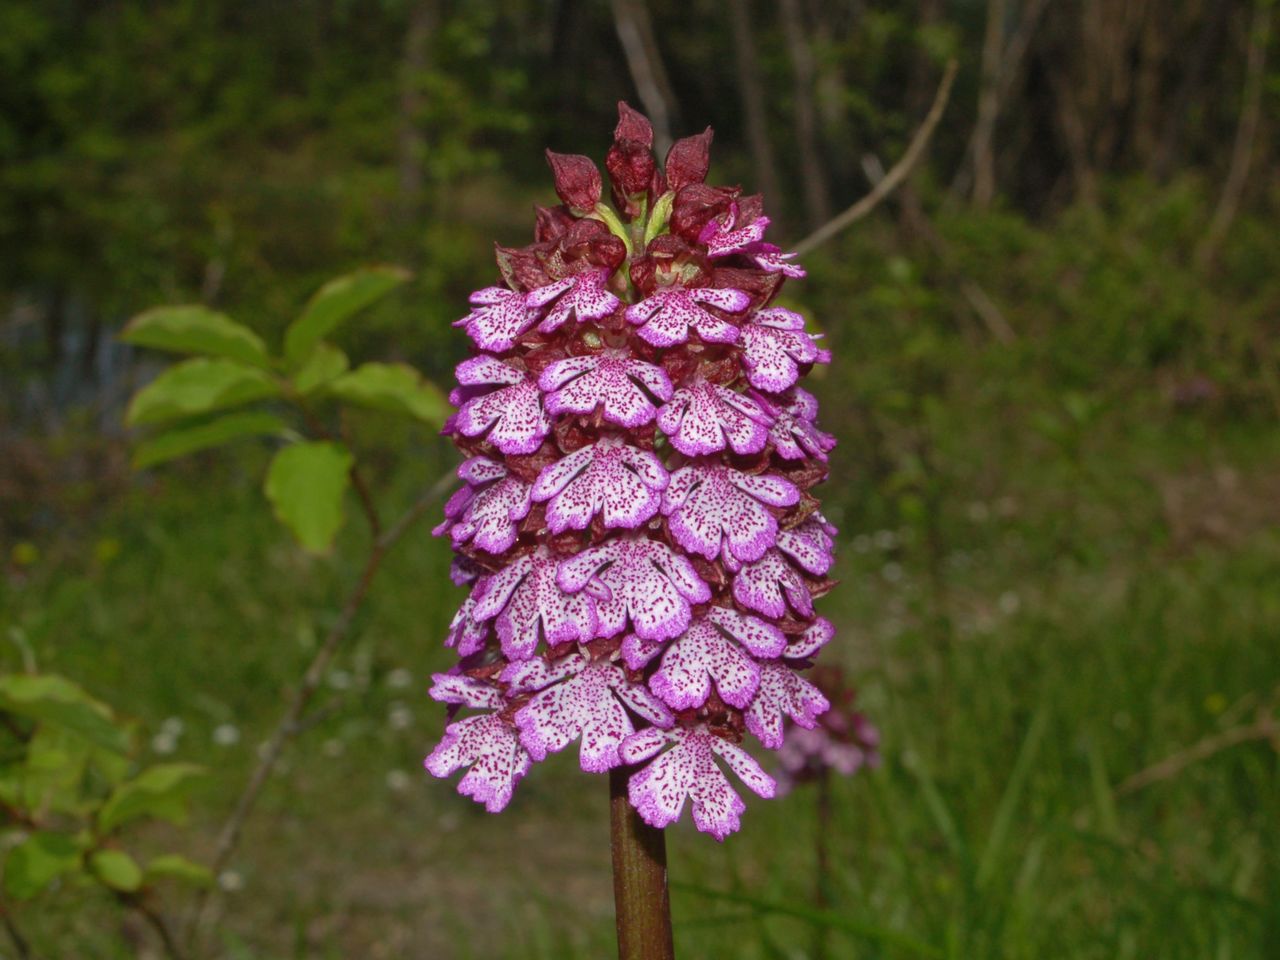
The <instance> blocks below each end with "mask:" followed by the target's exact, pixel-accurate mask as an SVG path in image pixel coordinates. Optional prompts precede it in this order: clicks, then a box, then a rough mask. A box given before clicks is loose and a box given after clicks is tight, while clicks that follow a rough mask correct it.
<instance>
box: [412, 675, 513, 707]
mask: <svg viewBox="0 0 1280 960" xmlns="http://www.w3.org/2000/svg"><path fill="white" fill-rule="evenodd" d="M431 680H432V685H431V689H430V690H429V691H428V693H429V694H430V695H431V699H432V700H436V701H438V702H439V703H457V704H461V705H462V706H464V707H476V708H480V709H489V710H499V709H501V708H502V706H503V702H502V691H500V690H499V689H498V688H497V687H495V686H494V685H493V684H492V683H486V682H485V681H484V680H477V679H476V678H475V677H466V676H463V675H462V674H460V673H433V674H432V675H431Z"/></svg>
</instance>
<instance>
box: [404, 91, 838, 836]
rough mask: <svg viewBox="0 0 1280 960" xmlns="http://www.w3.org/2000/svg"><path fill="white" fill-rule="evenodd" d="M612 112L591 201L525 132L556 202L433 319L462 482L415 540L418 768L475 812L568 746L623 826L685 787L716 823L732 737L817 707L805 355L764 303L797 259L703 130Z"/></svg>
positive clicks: (819, 457)
mask: <svg viewBox="0 0 1280 960" xmlns="http://www.w3.org/2000/svg"><path fill="white" fill-rule="evenodd" d="M619 113H620V116H621V121H620V123H619V125H618V130H617V132H615V136H614V142H613V144H612V146H611V148H610V150H609V152H608V156H607V158H606V161H605V170H606V171H607V174H608V178H609V183H610V187H611V191H610V198H611V199H612V201H613V203H612V206H610V205H609V204H608V203H607V200H606V199H605V193H604V187H605V185H604V180H603V178H602V176H601V173H600V170H599V168H598V167H597V166H596V164H595V163H594V162H593V161H591V160H590V159H589V158H587V157H580V156H571V155H567V154H558V153H551V152H548V159H549V162H550V163H551V167H552V171H553V174H554V179H555V190H556V194H557V195H558V196H559V197H560V199H561V201H562V202H561V204H560V205H559V206H557V207H551V208H539V210H538V218H537V226H536V229H535V232H534V242H533V243H531V244H529V245H528V246H525V247H522V248H516V249H511V248H505V247H499V248H498V257H497V260H498V274H499V277H500V282H498V283H495V284H494V285H492V286H488V287H485V288H484V289H482V290H478V291H477V292H476V293H474V294H472V295H471V297H470V305H471V306H470V310H469V311H468V312H467V313H466V315H465V316H463V317H462V318H461V319H459V320H458V321H457V323H456V324H455V326H458V327H460V328H462V329H464V330H465V331H466V333H467V335H468V336H469V337H470V340H471V343H472V351H471V356H470V358H468V359H467V360H465V361H463V363H461V364H460V365H459V366H458V369H457V378H458V385H457V387H456V389H455V390H454V391H453V393H452V394H451V401H452V402H453V403H454V405H455V406H456V407H457V413H456V414H455V415H454V416H453V417H452V418H451V419H450V421H449V423H448V425H447V426H446V433H448V434H449V435H451V436H452V438H453V440H454V442H455V443H456V445H457V446H458V448H459V449H460V450H461V451H462V452H463V454H464V455H465V461H464V462H463V464H462V466H461V467H460V468H459V470H458V475H459V477H460V478H461V479H462V481H463V486H462V488H461V489H460V490H459V491H458V492H457V493H456V494H454V496H453V498H452V499H450V501H449V503H448V505H447V506H446V507H445V516H444V521H443V522H442V523H441V524H440V525H439V526H438V527H437V528H436V533H437V534H438V535H442V536H444V535H447V536H448V537H449V539H450V542H451V544H452V546H453V549H454V551H455V552H456V554H457V559H456V561H455V564H454V571H455V573H454V582H455V583H457V584H459V585H460V586H462V587H464V588H466V589H467V591H468V594H467V596H466V597H465V599H464V600H462V602H461V604H460V609H459V611H458V614H457V616H456V617H455V618H454V620H453V623H452V624H451V626H450V628H449V631H448V636H447V637H446V638H445V644H446V646H448V647H449V648H450V649H452V650H453V651H454V652H455V653H456V654H457V656H458V658H459V659H458V662H457V665H456V666H455V667H454V668H453V669H452V670H450V671H449V672H447V673H442V674H438V675H436V677H435V683H434V685H433V686H432V688H431V696H432V697H433V698H435V699H436V700H438V701H440V702H441V703H444V704H447V705H448V706H449V710H450V721H451V722H450V723H449V725H448V727H447V729H446V731H445V734H444V737H443V740H442V741H441V742H440V744H439V746H437V747H436V748H435V750H434V751H432V753H431V755H430V756H429V757H427V759H426V767H427V769H428V770H429V771H430V772H431V773H432V774H434V775H435V776H438V777H447V776H451V775H453V774H454V773H456V772H459V771H461V773H462V777H461V781H460V783H459V786H458V789H459V792H460V793H463V794H465V795H466V796H469V797H471V798H472V799H474V800H476V801H477V802H479V803H482V804H484V806H485V808H486V809H488V810H489V811H491V812H495V813H496V812H498V811H500V810H502V809H503V808H504V807H506V806H507V804H508V803H509V802H510V801H511V798H512V795H513V794H514V792H515V789H516V786H517V785H518V783H519V782H520V780H521V779H522V778H524V777H525V775H526V774H528V773H529V772H530V770H531V769H532V768H533V766H534V765H536V764H537V763H540V762H541V761H542V760H544V759H546V758H547V757H548V756H549V755H550V754H552V753H555V752H558V751H561V750H565V749H568V748H569V747H571V746H572V745H575V744H576V747H577V755H578V757H579V759H580V765H581V768H582V770H583V771H584V772H586V773H595V774H598V773H603V772H606V771H609V770H612V769H614V768H617V767H623V766H625V767H626V768H627V769H628V770H629V771H630V773H629V776H630V780H629V784H630V789H629V796H630V800H631V802H632V804H633V805H634V806H635V808H636V809H637V811H639V814H640V816H642V817H643V818H644V819H645V820H646V821H647V822H648V823H649V824H650V825H652V826H654V827H659V828H661V827H665V826H667V825H668V824H671V823H674V822H676V821H678V820H679V819H680V818H681V816H682V814H683V812H684V810H685V808H686V807H688V808H689V809H690V812H691V816H692V820H693V823H694V824H695V826H696V827H697V828H698V829H699V830H702V831H704V832H706V833H709V834H711V835H712V836H713V837H715V838H716V839H717V840H723V839H724V838H725V837H726V836H727V835H728V834H730V833H732V832H734V831H735V830H737V829H738V827H739V824H740V820H741V815H742V814H743V812H745V810H746V803H745V801H744V799H743V797H742V795H741V789H742V787H743V786H745V787H746V788H747V790H748V791H750V792H751V793H753V794H755V795H757V796H760V797H772V796H774V795H775V793H776V792H777V784H776V782H775V781H774V779H773V778H772V777H771V776H770V775H769V774H768V773H766V772H765V768H764V767H762V766H761V765H760V763H759V762H758V761H757V760H756V759H755V758H754V757H753V756H752V754H751V753H750V752H749V750H748V749H747V747H749V746H750V742H751V741H750V739H749V738H753V739H754V740H755V741H757V742H758V744H759V746H762V747H764V748H768V749H777V748H779V747H783V746H784V745H785V744H786V742H787V741H786V738H785V737H784V734H783V731H784V725H785V724H787V723H790V724H792V725H795V726H798V727H800V728H804V729H814V728H816V725H817V723H818V719H819V717H820V716H821V715H822V713H823V711H825V710H826V709H827V707H828V699H827V697H826V696H824V695H823V694H822V692H821V691H820V690H819V689H818V688H816V687H815V686H813V684H811V683H809V681H807V680H806V679H805V678H804V674H805V673H806V671H808V670H809V668H810V667H811V666H812V665H813V659H814V657H815V655H816V654H817V653H818V651H819V649H820V648H821V647H822V646H824V645H825V644H826V642H827V641H828V640H830V639H831V635H832V632H833V631H832V629H831V625H830V623H828V622H827V621H826V620H823V619H822V618H821V617H819V616H818V615H817V613H816V611H815V609H814V603H813V601H814V600H815V599H816V598H818V597H820V596H821V595H822V594H823V593H825V592H826V591H827V590H828V589H830V586H831V581H829V580H828V579H827V574H828V572H829V570H830V568H831V564H832V550H833V548H834V544H835V539H834V538H835V533H836V530H835V528H834V527H833V526H832V525H831V524H830V523H828V522H827V521H826V520H825V519H824V518H823V516H822V514H821V513H820V512H819V509H818V503H817V501H816V500H815V499H814V497H813V495H812V494H811V492H810V491H811V489H812V488H813V487H814V486H815V485H816V484H818V483H820V482H821V481H823V480H824V479H826V476H827V453H828V451H829V450H830V449H831V446H832V444H833V443H834V440H832V438H831V437H830V436H829V435H828V434H826V433H823V432H822V431H821V430H819V428H818V426H817V403H816V401H815V400H814V398H813V397H812V395H811V394H809V393H807V392H806V391H805V390H804V389H802V388H801V387H800V386H799V381H800V380H801V379H802V378H803V377H805V376H806V375H807V374H808V373H809V372H810V371H811V370H812V369H813V367H814V365H815V364H820V363H826V362H828V361H829V359H830V357H829V354H828V353H827V351H826V350H825V349H822V348H820V347H819V346H818V342H817V338H816V336H815V335H814V334H812V333H811V332H808V331H806V329H805V319H804V317H803V316H802V315H801V314H799V313H797V312H795V311H794V310H791V309H787V308H785V307H783V306H780V305H777V304H776V300H777V297H778V293H779V291H780V290H781V288H782V286H783V284H784V283H785V282H786V281H787V280H788V279H791V278H798V277H803V276H804V270H803V269H802V268H801V267H800V265H799V264H797V263H795V262H794V260H793V256H792V255H791V254H784V253H783V252H782V251H781V249H780V248H779V247H777V246H776V245H774V244H772V243H770V242H769V241H767V240H766V239H765V233H766V230H767V229H768V226H769V218H768V217H767V216H765V215H764V211H763V203H762V201H761V198H760V197H758V196H742V195H741V191H740V189H739V188H737V187H717V186H711V185H708V184H707V183H706V176H707V170H708V168H709V148H710V144H711V133H710V130H708V131H706V132H704V133H702V134H699V135H697V136H694V137H688V138H686V139H684V140H681V141H680V142H678V143H677V144H675V146H674V147H672V149H671V152H670V153H669V154H668V156H667V159H666V164H665V166H660V165H659V164H658V162H657V160H656V159H655V158H654V157H653V155H652V153H651V145H652V142H653V136H652V131H651V130H650V129H649V124H648V121H647V120H645V119H644V117H642V116H641V115H640V114H639V113H637V112H636V111H634V110H632V109H631V108H630V107H628V106H626V105H625V104H620V105H619ZM459 712H461V716H455V714H457V713H459Z"/></svg>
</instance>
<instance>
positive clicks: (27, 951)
mask: <svg viewBox="0 0 1280 960" xmlns="http://www.w3.org/2000/svg"><path fill="white" fill-rule="evenodd" d="M0 919H3V921H4V929H5V932H6V933H7V934H9V939H10V940H12V941H13V949H14V950H15V951H16V953H17V956H18V960H30V958H31V956H32V953H31V944H29V943H28V942H27V938H26V937H24V936H23V935H22V931H21V930H19V929H18V924H17V923H16V922H15V921H14V919H13V915H12V914H11V913H10V912H9V907H8V905H7V904H3V903H0Z"/></svg>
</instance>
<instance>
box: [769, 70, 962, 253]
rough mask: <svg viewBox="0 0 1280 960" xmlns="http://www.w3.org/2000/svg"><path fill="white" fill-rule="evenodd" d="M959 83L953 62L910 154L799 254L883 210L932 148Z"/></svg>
mask: <svg viewBox="0 0 1280 960" xmlns="http://www.w3.org/2000/svg"><path fill="white" fill-rule="evenodd" d="M955 79H956V61H955V60H952V61H950V62H949V63H948V64H947V69H946V72H945V73H944V74H943V75H942V82H941V83H939V84H938V92H937V93H936V94H934V97H933V105H932V106H931V107H929V112H928V113H927V114H926V115H925V118H924V122H923V123H921V124H920V128H919V129H918V130H917V131H916V133H915V136H914V137H912V138H911V143H910V144H909V145H908V146H907V149H906V152H905V153H903V155H902V157H901V158H900V159H899V160H898V162H897V163H895V164H894V165H893V167H892V169H890V170H889V172H888V173H887V174H885V176H884V179H883V180H881V181H880V182H879V183H877V184H876V185H875V186H874V187H872V188H871V192H870V193H868V194H867V195H866V196H865V197H863V198H862V199H861V200H859V201H858V202H857V203H855V204H854V205H853V206H852V207H850V208H849V209H848V210H846V211H845V212H844V213H842V214H840V215H838V216H837V217H835V218H834V219H832V220H830V221H828V222H827V223H825V224H823V225H822V226H821V227H819V228H818V229H817V230H815V231H813V233H811V234H809V236H807V237H805V238H804V239H803V240H801V241H800V242H799V243H797V244H795V246H794V247H793V248H792V249H793V250H795V252H796V253H801V254H803V253H808V252H809V251H810V250H812V249H814V248H815V247H817V246H819V245H821V244H823V243H826V242H827V241H828V240H830V239H831V238H832V237H834V236H835V235H836V234H838V233H839V232H840V231H841V230H844V229H845V228H846V227H849V226H851V225H852V224H855V223H857V222H858V221H859V220H861V219H862V218H863V217H865V216H866V215H867V214H869V213H870V212H871V211H872V210H874V209H875V208H876V207H877V206H879V204H880V202H881V201H882V200H884V198H885V197H887V196H888V195H889V194H891V193H893V191H894V190H895V189H897V187H898V185H899V184H901V183H902V181H903V180H905V179H906V178H907V175H908V174H909V173H910V172H911V171H912V170H913V169H914V168H915V165H916V164H917V163H918V162H919V161H920V158H921V157H922V156H923V155H924V150H925V147H927V146H928V145H929V140H930V138H931V137H932V136H933V131H934V130H935V129H936V128H937V126H938V121H940V120H941V119H942V114H943V111H945V110H946V107H947V101H948V100H949V99H950V97H951V86H952V84H953V83H954V82H955Z"/></svg>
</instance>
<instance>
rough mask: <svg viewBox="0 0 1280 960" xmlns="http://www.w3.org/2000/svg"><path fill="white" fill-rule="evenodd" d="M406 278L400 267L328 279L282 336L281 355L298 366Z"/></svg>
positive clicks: (379, 268)
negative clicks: (337, 329)
mask: <svg viewBox="0 0 1280 960" xmlns="http://www.w3.org/2000/svg"><path fill="white" fill-rule="evenodd" d="M408 279H409V273H408V271H406V270H402V269H401V268H399V267H369V268H367V269H364V270H357V271H356V272H355V273H349V274H347V275H346V276H344V277H338V278H337V279H336V280H330V281H329V282H328V283H326V284H325V285H324V286H323V287H321V288H320V289H319V291H317V293H316V295H315V296H313V297H312V298H311V300H310V301H309V302H308V303H307V306H306V309H305V310H303V311H302V316H300V317H299V318H298V319H297V320H295V321H294V322H293V323H292V324H291V325H290V326H289V329H288V330H287V331H286V332H285V336H284V355H285V359H286V360H287V361H288V362H289V365H290V366H291V367H297V366H299V365H300V364H301V363H302V362H303V361H304V360H305V359H306V358H307V356H308V355H309V354H310V353H311V348H312V347H314V346H315V345H316V343H318V342H319V341H320V339H321V338H323V337H324V336H326V335H327V334H328V333H329V332H330V331H332V330H333V329H334V328H335V327H337V326H338V324H340V323H342V322H343V321H344V320H348V319H350V318H351V317H353V316H354V315H355V314H357V313H359V312H360V311H361V310H363V309H364V308H365V307H367V306H369V304H371V303H373V302H374V301H375V300H378V299H380V298H382V297H384V296H386V295H387V294H388V293H390V292H391V291H392V290H394V289H395V288H396V287H398V286H400V284H402V283H404V282H405V281H406V280H408Z"/></svg>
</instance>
